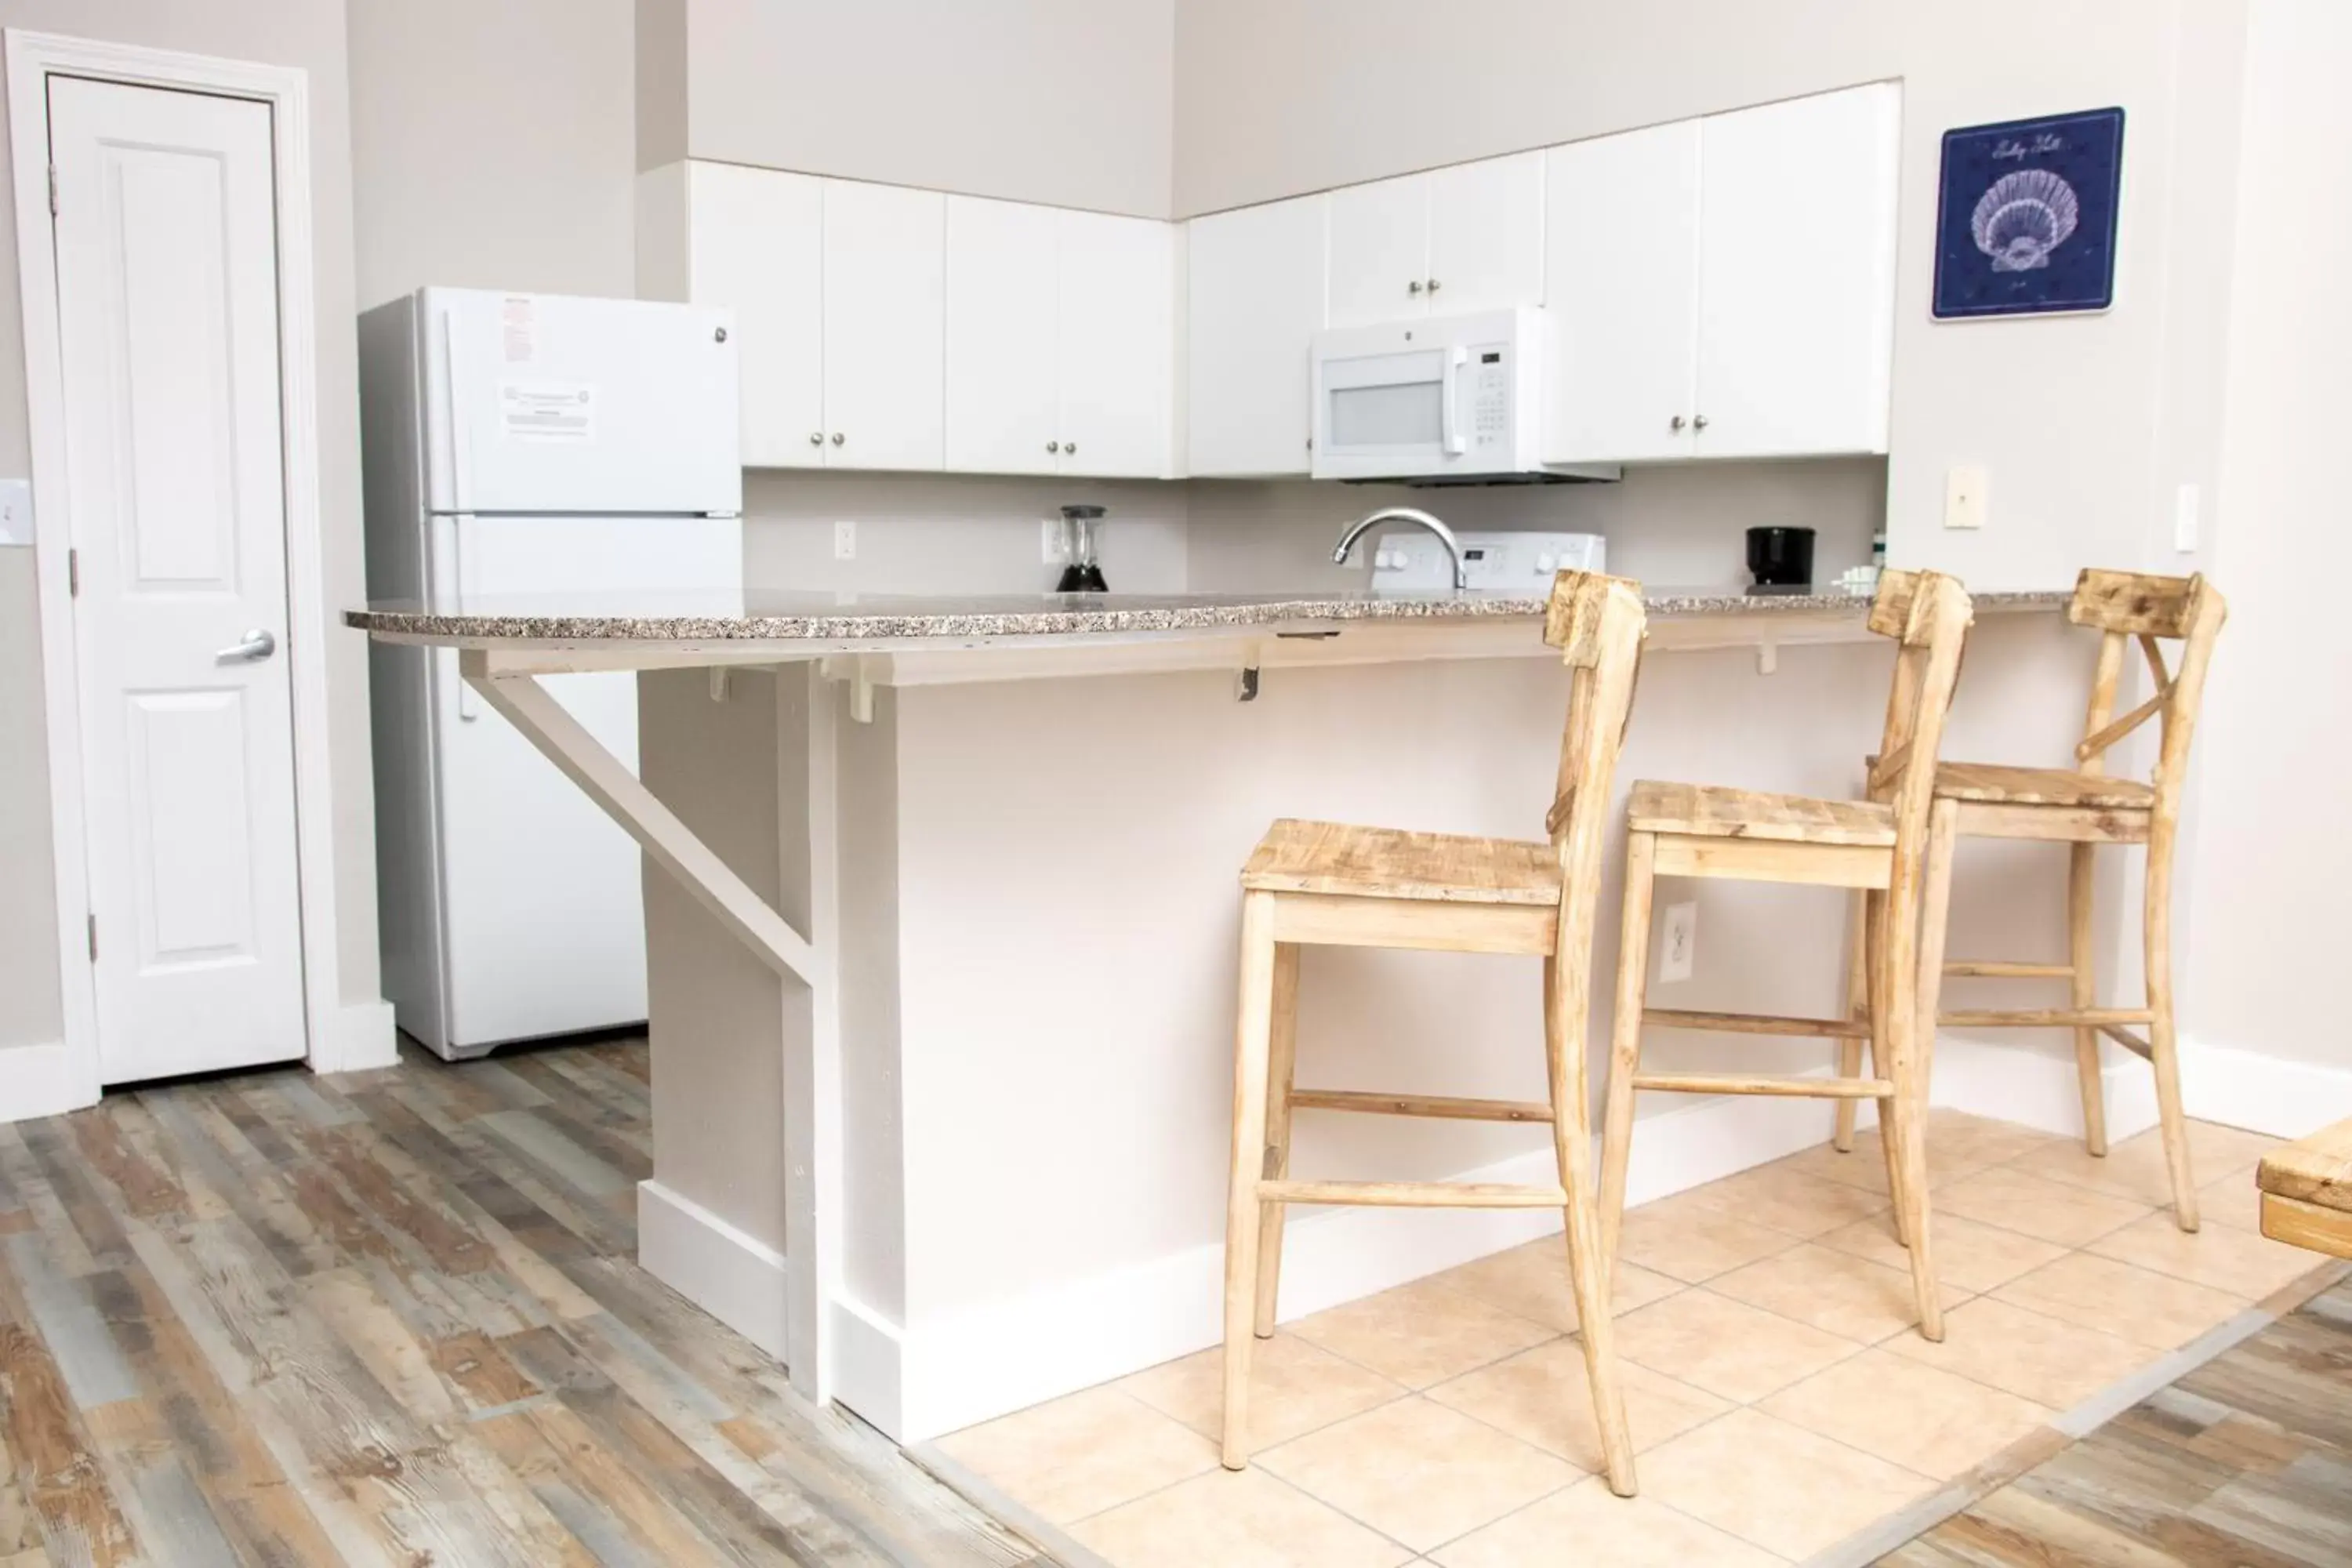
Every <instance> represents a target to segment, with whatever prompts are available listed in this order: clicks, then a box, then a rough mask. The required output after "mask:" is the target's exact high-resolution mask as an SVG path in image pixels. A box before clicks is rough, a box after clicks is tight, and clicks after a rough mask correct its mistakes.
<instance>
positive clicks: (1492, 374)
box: [1463, 343, 1511, 452]
mask: <svg viewBox="0 0 2352 1568" xmlns="http://www.w3.org/2000/svg"><path fill="white" fill-rule="evenodd" d="M1469 354H1470V363H1468V364H1467V365H1465V366H1464V367H1463V368H1464V369H1465V371H1466V372H1467V373H1468V377H1469V382H1470V387H1469V392H1470V444H1471V447H1472V448H1473V449H1474V450H1476V451H1481V452H1491V451H1495V450H1497V449H1499V448H1500V447H1502V446H1503V444H1504V443H1505V442H1507V441H1508V440H1509V439H1510V437H1511V363H1510V351H1509V350H1508V349H1507V348H1505V347H1504V346H1503V345H1502V344H1500V343H1488V344H1486V345H1484V346H1481V347H1475V348H1473V349H1471V350H1470V351H1469Z"/></svg>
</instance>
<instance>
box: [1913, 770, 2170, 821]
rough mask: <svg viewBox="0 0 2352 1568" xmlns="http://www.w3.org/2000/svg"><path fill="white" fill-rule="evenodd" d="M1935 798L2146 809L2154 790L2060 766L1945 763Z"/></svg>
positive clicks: (2151, 804) (2153, 802)
mask: <svg viewBox="0 0 2352 1568" xmlns="http://www.w3.org/2000/svg"><path fill="white" fill-rule="evenodd" d="M1875 760H1876V759H1873V761H1875ZM1936 798H1937V800H1966V801H1976V802H1979V803H1981V804H1983V805H2077V806H2092V807H2095V808H2097V809H2099V810H2102V811H2147V810H2150V809H2152V808H2153V807H2154V806H2155V805H2156V790H2155V788H2154V787H2153V786H2151V785H2148V784H2142V783H2140V782H2139V781H2138V780H2137V779H2116V778H2107V777H2105V776H2104V775H2103V774H2099V773H2071V772H2069V771H2068V770H2066V769H2064V768H2012V767H2006V766H2003V765H2002V764H2001V763H1943V764H1941V765H1940V766H1938V767H1937V769H1936Z"/></svg>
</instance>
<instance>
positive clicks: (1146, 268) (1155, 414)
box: [1058, 212, 1176, 479]
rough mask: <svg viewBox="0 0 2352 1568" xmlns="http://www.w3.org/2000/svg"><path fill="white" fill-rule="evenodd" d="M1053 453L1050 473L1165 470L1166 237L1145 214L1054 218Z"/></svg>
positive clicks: (1150, 474) (1170, 331)
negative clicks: (1057, 406) (1057, 258)
mask: <svg viewBox="0 0 2352 1568" xmlns="http://www.w3.org/2000/svg"><path fill="white" fill-rule="evenodd" d="M1058 217H1059V228H1060V239H1061V247H1060V255H1061V267H1060V295H1061V309H1060V332H1059V340H1060V353H1059V355H1058V358H1059V366H1060V374H1059V377H1058V379H1059V383H1060V387H1061V418H1060V421H1059V428H1060V431H1061V443H1062V449H1061V452H1060V455H1059V456H1060V467H1059V469H1058V471H1059V472H1062V473H1065V474H1100V475H1106V476H1129V477H1135V478H1143V479H1153V478H1157V477H1159V476H1160V475H1162V474H1166V473H1169V472H1170V471H1171V467H1172V465H1171V452H1170V450H1169V443H1170V439H1171V435H1170V428H1169V412H1170V411H1169V401H1170V390H1171V385H1172V384H1173V381H1174V370H1175V366H1174V364H1173V363H1172V357H1173V354H1174V352H1175V342H1174V332H1175V321H1174V313H1175V306H1176V300H1175V295H1176V277H1175V236H1174V233H1173V231H1172V229H1171V226H1169V225H1167V224H1164V223H1160V222H1158V221H1157V220H1155V219H1151V218H1135V217H1114V216H1110V215H1108V214H1105V213H1086V212H1064V213H1061V214H1059V215H1058Z"/></svg>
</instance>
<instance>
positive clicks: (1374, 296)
mask: <svg viewBox="0 0 2352 1568" xmlns="http://www.w3.org/2000/svg"><path fill="white" fill-rule="evenodd" d="M1330 200H1331V290H1330V301H1331V307H1330V324H1331V325H1332V326H1335V327H1362V326H1370V325H1374V324H1377V323H1379V322H1381V321H1402V320H1404V319H1405V318H1407V317H1410V316H1421V315H1426V314H1427V313H1428V310H1429V176H1428V175H1426V174H1407V175H1405V176H1404V177H1402V179H1395V180H1375V181H1373V182H1372V183H1371V184H1368V185H1348V186H1344V187H1342V188H1341V189H1339V190H1336V191H1333V192H1332V193H1331V197H1330Z"/></svg>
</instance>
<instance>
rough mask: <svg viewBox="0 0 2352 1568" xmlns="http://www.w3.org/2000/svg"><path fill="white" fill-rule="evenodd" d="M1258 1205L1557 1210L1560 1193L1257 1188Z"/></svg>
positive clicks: (1456, 1187) (1563, 1195)
mask: <svg viewBox="0 0 2352 1568" xmlns="http://www.w3.org/2000/svg"><path fill="white" fill-rule="evenodd" d="M1257 1199H1258V1202H1260V1203H1277V1204H1352V1205H1367V1206H1370V1207H1376V1208H1420V1209H1557V1208H1566V1207H1567V1206H1568V1192H1567V1190H1566V1189H1565V1188H1562V1187H1542V1186H1526V1185H1522V1184H1518V1183H1517V1182H1291V1181H1281V1182H1260V1183H1259V1184H1257Z"/></svg>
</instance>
